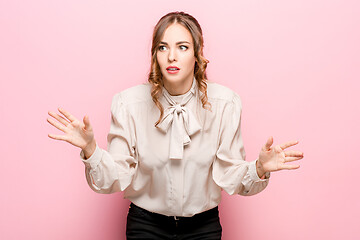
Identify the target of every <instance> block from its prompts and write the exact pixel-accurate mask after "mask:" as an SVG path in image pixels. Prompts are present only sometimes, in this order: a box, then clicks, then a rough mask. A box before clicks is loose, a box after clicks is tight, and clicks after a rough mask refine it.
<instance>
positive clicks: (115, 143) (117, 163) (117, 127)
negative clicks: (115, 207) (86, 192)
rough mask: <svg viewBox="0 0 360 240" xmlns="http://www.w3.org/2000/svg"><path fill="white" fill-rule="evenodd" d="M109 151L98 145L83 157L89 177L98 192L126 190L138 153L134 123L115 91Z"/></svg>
mask: <svg viewBox="0 0 360 240" xmlns="http://www.w3.org/2000/svg"><path fill="white" fill-rule="evenodd" d="M107 144H108V145H107V146H108V147H107V151H106V150H104V149H101V148H100V147H98V145H96V149H95V152H94V153H93V154H92V155H91V156H90V157H89V158H88V159H85V158H84V153H83V151H81V152H80V158H81V160H82V161H83V162H84V164H85V175H86V180H87V182H88V184H89V186H90V188H91V189H92V190H94V191H95V192H97V193H106V194H110V193H114V192H118V191H123V190H125V189H126V188H127V187H128V186H129V185H130V184H131V181H132V178H133V175H134V174H135V172H136V170H137V166H138V164H137V159H136V157H135V145H136V144H135V137H134V125H133V124H132V121H131V118H130V116H129V113H128V111H127V109H126V107H125V105H124V104H123V101H122V99H121V93H118V94H116V95H115V96H114V97H113V99H112V104H111V125H110V131H109V134H108V136H107Z"/></svg>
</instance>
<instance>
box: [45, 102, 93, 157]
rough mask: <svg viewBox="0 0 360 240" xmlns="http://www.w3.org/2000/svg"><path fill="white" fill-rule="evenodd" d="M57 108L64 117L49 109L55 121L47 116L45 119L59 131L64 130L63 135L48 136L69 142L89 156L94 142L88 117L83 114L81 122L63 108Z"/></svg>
mask: <svg viewBox="0 0 360 240" xmlns="http://www.w3.org/2000/svg"><path fill="white" fill-rule="evenodd" d="M58 110H59V112H60V113H62V114H63V115H64V117H63V116H62V115H59V114H56V113H54V112H51V111H49V112H48V113H49V115H50V116H52V117H53V118H55V119H56V120H57V121H55V120H54V119H52V118H48V119H47V121H48V122H49V123H50V124H51V125H53V126H54V127H56V128H57V129H59V130H60V131H62V132H64V133H65V135H54V134H48V136H49V137H50V138H52V139H56V140H62V141H66V142H68V143H71V144H72V145H74V146H76V147H79V148H81V149H82V150H83V151H84V154H85V157H86V158H88V157H90V156H91V155H92V154H93V153H94V151H95V148H96V142H95V138H94V131H93V129H92V127H91V125H90V121H89V117H88V116H87V115H85V117H84V119H83V122H81V121H80V120H78V119H77V118H75V117H74V116H73V115H71V114H70V113H69V112H67V111H65V110H64V109H62V108H59V109H58Z"/></svg>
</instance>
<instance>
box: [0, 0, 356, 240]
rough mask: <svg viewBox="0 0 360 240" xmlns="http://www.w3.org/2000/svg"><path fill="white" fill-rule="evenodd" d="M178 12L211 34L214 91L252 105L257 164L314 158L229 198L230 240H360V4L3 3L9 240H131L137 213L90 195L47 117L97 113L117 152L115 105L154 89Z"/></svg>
mask: <svg viewBox="0 0 360 240" xmlns="http://www.w3.org/2000/svg"><path fill="white" fill-rule="evenodd" d="M174 10H184V11H186V12H189V13H190V14H192V15H193V16H195V17H196V18H197V19H198V21H199V22H200V24H201V26H202V28H203V31H204V37H205V57H207V58H208V59H209V60H210V63H209V65H208V76H209V79H210V81H213V82H218V83H220V84H223V85H225V86H228V87H230V88H232V89H234V90H235V91H236V92H237V93H239V94H240V96H241V98H242V101H243V118H242V119H243V120H242V131H243V137H244V142H245V149H246V153H247V160H248V161H250V160H254V159H255V158H256V157H257V156H258V153H259V150H260V148H261V147H262V145H263V144H265V142H266V140H267V138H268V137H269V136H274V140H275V144H279V143H283V142H285V141H288V140H299V141H300V143H299V144H298V145H297V146H296V147H292V148H291V149H298V150H301V151H303V152H304V156H305V157H304V159H303V160H301V161H300V165H301V167H300V169H298V170H295V171H286V170H284V171H280V172H275V173H272V177H271V180H270V183H269V186H268V187H267V188H266V189H265V190H264V191H263V192H261V193H260V194H258V195H255V196H251V197H243V196H228V195H227V194H226V193H225V192H224V193H223V201H222V202H221V204H220V218H221V223H222V226H223V239H225V240H232V239H247V240H257V239H270V240H271V239H277V240H288V239H328V240H330V239H358V237H359V234H360V229H359V220H358V218H359V216H360V201H359V200H360V199H359V195H360V188H359V187H358V179H359V177H358V174H359V168H360V159H359V122H360V113H359V106H358V105H359V102H360V96H359V95H360V94H359V89H360V84H359V77H360V74H359V69H360V68H359V67H360V64H359V63H360V61H359V55H360V45H359V42H360V33H359V29H360V17H359V16H360V4H359V2H358V1H355V0H354V1H341V0H337V1H334V0H327V1H325V0H323V1H319V0H311V1H310V0H301V1H300V0H297V1H287V0H286V1H285V0H273V1H264V0H260V1H250V0H249V1H245V0H242V1H238V0H231V1H209V0H207V1H194V0H191V1H185V0H183V1H140V2H139V1H126V2H125V1H94V0H91V1H90V0H86V1H85V0H82V1H70V0H66V1H51V0H32V1H15V0H1V1H0V34H1V35H0V80H1V85H0V93H1V94H0V104H1V109H0V110H1V114H0V122H1V134H0V135H1V144H0V146H1V174H0V178H1V179H0V180H1V188H2V189H1V192H2V193H1V200H0V201H1V204H0V213H1V214H0V228H1V229H0V230H1V231H0V239H37V240H45V239H46V240H47V239H52V240H62V239H80V240H82V239H86V240H95V239H109V240H112V239H113V240H115V239H125V224H126V214H127V209H128V205H129V202H128V201H127V200H124V199H123V198H122V196H123V195H122V193H115V194H111V195H101V194H96V193H95V192H93V191H92V190H91V189H90V188H89V187H88V185H87V183H86V179H85V175H84V165H83V163H82V162H81V160H80V158H79V152H80V150H79V149H78V148H76V147H73V146H72V145H70V144H68V143H66V142H60V141H55V140H52V139H50V138H48V137H47V134H48V133H54V134H55V133H57V134H59V133H61V132H60V131H58V130H56V129H55V128H54V127H52V126H51V125H50V124H48V123H47V122H46V118H47V117H48V115H47V112H48V111H49V110H51V111H56V109H57V107H59V106H62V107H64V108H65V109H67V110H69V111H70V112H71V113H73V114H74V115H75V116H77V117H78V118H82V117H83V116H84V115H85V114H89V116H90V121H91V123H92V125H93V127H94V129H95V136H96V139H97V141H98V144H99V145H100V146H101V147H102V148H106V135H107V133H108V130H109V126H110V103H111V99H112V96H113V95H114V94H115V93H116V92H119V91H121V90H123V89H125V88H128V87H130V86H134V85H137V84H140V83H143V82H145V81H147V80H146V76H147V73H148V71H149V64H150V46H151V34H152V30H153V27H154V26H155V24H156V22H157V21H158V19H159V18H160V17H161V16H163V15H164V14H166V13H168V12H169V11H174Z"/></svg>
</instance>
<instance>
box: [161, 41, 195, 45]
mask: <svg viewBox="0 0 360 240" xmlns="http://www.w3.org/2000/svg"><path fill="white" fill-rule="evenodd" d="M183 43H188V44H190V43H189V42H187V41H180V42H177V43H176V45H179V44H183ZM160 44H164V45H168V44H167V42H160Z"/></svg>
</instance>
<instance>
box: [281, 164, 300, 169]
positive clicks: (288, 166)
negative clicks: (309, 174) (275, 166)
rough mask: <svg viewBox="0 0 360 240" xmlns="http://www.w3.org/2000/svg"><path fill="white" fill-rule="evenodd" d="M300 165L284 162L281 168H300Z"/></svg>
mask: <svg viewBox="0 0 360 240" xmlns="http://www.w3.org/2000/svg"><path fill="white" fill-rule="evenodd" d="M299 167H300V165H290V164H283V165H282V166H281V170H284V169H286V170H294V169H298V168H299Z"/></svg>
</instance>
